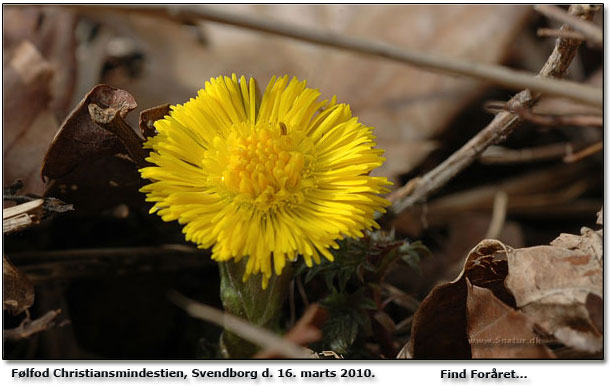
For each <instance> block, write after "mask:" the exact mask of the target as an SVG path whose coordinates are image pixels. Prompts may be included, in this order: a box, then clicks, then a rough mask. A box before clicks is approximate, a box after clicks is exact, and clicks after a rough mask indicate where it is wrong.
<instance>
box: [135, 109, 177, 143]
mask: <svg viewBox="0 0 610 386" xmlns="http://www.w3.org/2000/svg"><path fill="white" fill-rule="evenodd" d="M169 112H170V108H169V104H167V103H166V104H164V105H160V106H156V107H152V108H150V109H146V110H142V111H141V112H140V121H139V122H138V126H139V127H140V132H141V133H142V135H143V136H144V138H148V137H154V136H155V135H157V131H156V130H155V126H154V124H155V121H157V120H159V119H163V117H165V116H166V115H169Z"/></svg>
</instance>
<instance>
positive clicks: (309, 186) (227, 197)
mask: <svg viewBox="0 0 610 386" xmlns="http://www.w3.org/2000/svg"><path fill="white" fill-rule="evenodd" d="M319 96H320V92H319V91H318V90H315V89H310V88H306V87H305V81H298V80H297V79H296V78H293V79H292V80H290V81H289V79H288V76H283V77H281V78H277V79H276V78H275V77H273V78H272V79H271V81H270V82H269V85H268V86H267V89H266V90H265V93H264V95H263V96H262V99H260V97H259V98H257V96H256V83H255V81H254V79H252V78H251V79H250V80H249V81H246V78H245V77H243V76H242V77H241V78H240V79H239V80H238V78H237V76H236V75H235V74H233V76H232V77H231V78H229V77H222V76H220V77H217V78H212V79H210V81H209V82H206V83H205V89H202V90H200V91H199V93H198V95H197V97H196V98H195V99H191V100H190V101H188V102H187V103H185V104H184V105H178V106H172V111H171V113H170V115H169V116H166V117H165V118H164V119H162V120H159V121H157V122H156V123H155V128H156V129H157V132H158V134H157V135H156V136H154V137H152V138H150V139H149V140H148V142H146V144H145V147H147V148H150V149H152V151H151V153H150V157H149V158H147V160H148V161H149V162H151V163H153V164H155V165H156V166H151V167H146V168H143V169H141V170H140V172H141V174H142V177H143V178H147V179H150V180H151V181H152V183H151V184H149V185H147V186H145V187H143V188H142V191H143V192H145V193H147V201H151V202H154V203H155V205H154V207H153V208H152V209H151V213H154V212H157V213H158V215H159V216H161V218H162V219H163V220H164V221H172V220H178V222H179V223H180V224H184V229H183V232H184V233H185V234H186V239H187V240H188V241H192V242H195V243H197V244H198V246H199V247H200V248H209V247H212V246H214V247H213V249H212V258H213V259H214V260H217V261H227V260H230V259H234V260H235V261H239V260H241V259H242V258H247V263H246V274H245V276H244V281H245V280H247V278H248V277H249V276H250V275H251V274H256V273H259V272H261V273H262V274H263V288H266V286H267V283H268V280H269V278H270V277H271V275H272V266H273V270H274V271H275V273H276V274H277V275H280V274H281V272H282V269H283V267H284V266H285V265H286V261H293V260H295V259H296V258H297V256H298V255H301V256H303V258H304V259H305V263H306V264H307V266H312V262H316V263H320V255H322V256H324V257H325V258H327V259H328V260H331V261H332V260H333V255H332V254H331V253H330V251H329V248H330V247H333V248H338V244H337V243H336V240H339V239H342V238H343V237H345V236H349V237H362V236H363V233H362V231H363V230H365V229H372V228H378V227H379V226H378V225H377V223H376V222H375V221H374V220H373V215H374V213H375V211H380V212H385V210H384V207H385V206H387V205H388V204H389V202H388V201H387V200H385V199H384V198H381V197H379V196H378V194H380V193H387V189H386V188H385V187H384V186H385V185H389V184H390V183H389V182H388V181H387V179H386V178H383V177H371V176H369V172H370V171H371V170H373V169H375V168H376V167H378V166H380V165H381V164H382V163H383V161H384V158H383V157H382V156H381V155H382V154H383V151H382V150H378V149H374V148H373V147H374V146H375V143H374V142H373V140H374V138H375V137H374V136H373V134H372V129H371V128H370V127H367V126H364V125H363V124H361V123H359V122H358V118H356V117H352V114H351V111H350V108H349V106H348V105H345V104H337V103H336V98H333V99H332V100H331V101H330V102H329V101H326V100H324V101H318V97H319Z"/></svg>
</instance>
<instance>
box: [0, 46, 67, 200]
mask: <svg viewBox="0 0 610 386" xmlns="http://www.w3.org/2000/svg"><path fill="white" fill-rule="evenodd" d="M3 63H4V65H3V70H4V71H3V77H2V78H3V80H2V87H3V100H2V103H3V112H4V114H3V116H4V119H3V130H2V138H3V144H2V148H3V153H4V154H3V159H4V176H3V183H4V184H5V185H6V184H7V183H10V182H13V181H14V180H16V179H18V178H20V179H22V180H23V182H24V185H25V189H26V190H27V191H28V192H29V193H34V194H42V192H43V190H44V184H43V182H42V181H41V180H40V177H39V175H38V172H39V170H40V164H41V163H42V159H43V154H44V152H45V150H46V147H47V146H48V144H49V142H50V141H51V139H52V138H53V133H54V131H55V130H56V129H57V122H56V120H55V117H54V115H53V113H52V112H51V110H50V109H48V106H49V103H50V100H51V90H50V82H51V79H52V76H53V73H54V72H53V69H52V66H51V64H50V63H49V62H48V61H46V60H45V59H44V57H43V56H42V54H41V53H40V52H39V51H38V49H37V48H36V47H35V46H34V45H33V44H32V43H31V42H29V41H27V40H23V41H21V43H19V44H17V45H16V46H15V47H14V49H11V50H8V52H7V50H6V49H5V60H4V62H3Z"/></svg>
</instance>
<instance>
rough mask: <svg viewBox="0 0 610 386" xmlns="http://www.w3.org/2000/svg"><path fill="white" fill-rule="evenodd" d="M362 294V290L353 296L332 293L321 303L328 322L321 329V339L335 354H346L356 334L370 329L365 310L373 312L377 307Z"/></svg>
mask: <svg viewBox="0 0 610 386" xmlns="http://www.w3.org/2000/svg"><path fill="white" fill-rule="evenodd" d="M364 292H365V291H364V288H361V289H360V290H358V291H356V292H355V293H353V294H347V293H339V292H334V293H332V294H330V295H328V296H327V297H326V298H324V300H322V302H321V304H322V306H323V307H324V308H326V309H327V310H328V320H327V322H326V323H325V324H324V327H323V328H322V334H323V339H324V341H325V342H326V343H327V345H328V346H327V347H330V349H331V350H333V351H335V352H336V353H339V354H345V353H347V352H348V350H349V348H350V346H351V345H352V344H353V343H354V341H355V340H356V337H357V336H358V332H359V331H361V330H364V331H367V332H368V331H369V330H370V329H371V325H370V324H371V323H370V319H369V317H368V313H367V310H374V309H376V308H377V305H376V304H375V302H373V301H372V300H371V299H370V298H368V297H367V296H366V294H365V293H364Z"/></svg>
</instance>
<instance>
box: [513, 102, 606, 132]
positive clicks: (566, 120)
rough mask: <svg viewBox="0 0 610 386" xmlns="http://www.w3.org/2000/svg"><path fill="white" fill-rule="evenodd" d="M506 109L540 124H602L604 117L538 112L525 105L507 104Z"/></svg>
mask: <svg viewBox="0 0 610 386" xmlns="http://www.w3.org/2000/svg"><path fill="white" fill-rule="evenodd" d="M506 110H507V111H509V112H511V113H515V114H518V115H519V118H521V119H522V120H524V121H529V122H532V123H535V124H537V125H540V126H595V127H603V126H604V117H603V116H601V115H589V114H587V115H585V114H538V113H534V112H532V110H531V109H529V108H526V107H525V106H514V105H513V106H507V108H506Z"/></svg>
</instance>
